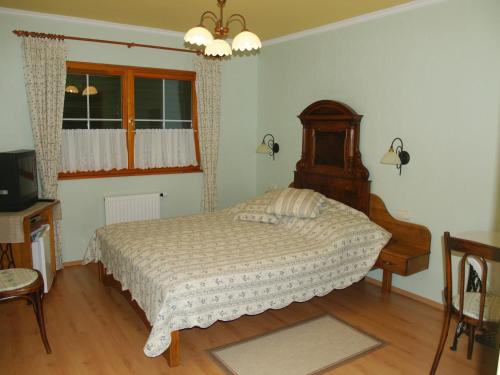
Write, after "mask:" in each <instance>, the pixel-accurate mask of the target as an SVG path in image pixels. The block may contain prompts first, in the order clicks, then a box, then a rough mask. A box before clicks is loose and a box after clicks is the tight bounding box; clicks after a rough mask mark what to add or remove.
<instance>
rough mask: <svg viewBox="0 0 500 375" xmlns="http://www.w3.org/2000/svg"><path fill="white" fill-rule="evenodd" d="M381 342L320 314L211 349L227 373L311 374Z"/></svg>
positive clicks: (372, 348)
mask: <svg viewBox="0 0 500 375" xmlns="http://www.w3.org/2000/svg"><path fill="white" fill-rule="evenodd" d="M381 346H383V342H382V341H380V340H378V339H376V338H374V337H373V336H370V335H368V334H366V333H364V332H361V331H360V330H358V329H356V328H354V327H351V326H350V325H348V324H346V323H344V322H342V321H340V320H338V319H337V318H335V317H333V316H331V315H323V316H321V317H318V318H314V319H311V320H307V321H305V322H301V323H298V324H295V325H292V326H289V327H286V328H283V329H280V330H277V331H273V332H270V333H266V334H264V335H261V336H257V337H254V338H250V339H247V340H243V341H239V342H236V343H233V344H230V345H227V346H224V347H219V348H215V349H212V350H211V351H210V352H211V354H212V355H213V356H214V357H215V359H216V360H217V361H218V363H219V364H220V365H221V367H223V368H224V370H225V371H226V372H227V373H229V374H237V375H310V374H319V373H321V372H324V371H326V370H329V369H331V368H332V367H336V366H339V365H342V364H343V363H345V362H346V361H350V360H353V359H356V358H358V357H359V356H361V355H363V354H367V353H369V352H371V351H373V350H375V349H378V348H380V347H381Z"/></svg>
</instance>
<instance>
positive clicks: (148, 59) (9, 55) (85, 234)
mask: <svg viewBox="0 0 500 375" xmlns="http://www.w3.org/2000/svg"><path fill="white" fill-rule="evenodd" d="M14 29H24V30H30V31H39V32H50V33H61V34H68V35H75V36H84V37H94V38H102V39H115V40H121V41H134V42H137V43H139V42H141V43H150V44H161V45H168V46H174V47H175V46H178V47H182V38H180V37H177V36H166V35H164V34H160V33H155V32H145V31H136V30H130V29H126V28H123V27H121V28H117V27H105V26H97V25H88V24H82V23H74V22H72V23H70V22H66V21H59V20H54V19H51V18H45V17H33V16H20V15H6V14H2V13H0V46H1V51H2V52H1V57H0V70H1V71H2V78H0V82H1V83H0V97H1V98H2V100H0V150H1V151H4V150H12V149H18V148H33V141H32V137H31V128H30V125H29V114H28V109H27V104H26V94H25V90H24V79H23V71H22V60H21V48H20V39H19V38H17V37H15V36H14V35H13V34H12V32H11V31H12V30H14ZM68 50H69V54H68V58H69V59H70V60H76V61H89V62H101V63H108V64H123V65H135V66H146V67H158V68H166V69H181V70H193V64H192V59H193V55H191V54H182V53H169V52H165V51H158V50H151V49H143V48H133V49H128V48H126V47H120V46H112V45H106V44H103V45H101V44H92V43H81V42H72V41H68ZM222 71H223V73H222V77H223V78H222V110H221V138H220V158H219V169H218V179H217V180H218V187H219V189H218V201H219V207H226V206H229V205H231V204H233V203H235V202H238V201H241V200H243V199H246V198H248V197H251V196H253V195H255V175H256V155H255V152H254V151H255V139H256V121H257V120H256V112H257V58H256V57H245V58H233V59H231V60H230V61H226V62H224V63H223V68H222ZM201 186H202V175H201V174H200V173H196V174H179V175H157V176H141V177H124V178H122V177H120V178H118V177H115V178H103V179H86V180H65V181H61V182H60V188H59V194H60V199H61V201H62V208H63V216H64V221H63V248H64V261H73V260H77V259H81V258H82V256H83V253H84V251H85V248H86V245H87V243H88V240H89V238H90V236H91V234H92V232H93V231H94V229H96V228H98V227H99V226H101V225H103V224H104V207H103V197H104V196H106V195H118V194H128V193H144V192H165V193H167V198H166V199H163V201H162V207H161V215H162V217H168V216H177V215H185V214H191V213H196V212H199V208H200V201H201Z"/></svg>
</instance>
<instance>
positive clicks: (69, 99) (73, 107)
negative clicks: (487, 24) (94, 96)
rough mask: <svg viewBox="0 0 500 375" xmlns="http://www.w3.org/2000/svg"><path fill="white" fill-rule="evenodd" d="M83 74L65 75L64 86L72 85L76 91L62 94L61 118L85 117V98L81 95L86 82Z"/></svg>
mask: <svg viewBox="0 0 500 375" xmlns="http://www.w3.org/2000/svg"><path fill="white" fill-rule="evenodd" d="M85 82H86V78H85V74H68V75H67V76H66V87H68V86H74V87H75V88H76V89H77V90H78V93H76V92H75V93H69V92H66V93H65V94H64V114H63V118H87V98H86V97H85V96H82V91H83V89H84V88H85V86H86V84H85Z"/></svg>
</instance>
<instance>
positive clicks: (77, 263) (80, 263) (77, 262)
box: [63, 260, 82, 267]
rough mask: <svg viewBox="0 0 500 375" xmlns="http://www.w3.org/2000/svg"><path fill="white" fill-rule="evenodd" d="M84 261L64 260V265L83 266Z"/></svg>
mask: <svg viewBox="0 0 500 375" xmlns="http://www.w3.org/2000/svg"><path fill="white" fill-rule="evenodd" d="M81 265H82V261H81V260H73V261H71V262H63V267H74V266H81Z"/></svg>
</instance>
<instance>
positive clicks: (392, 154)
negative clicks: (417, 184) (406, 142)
mask: <svg viewBox="0 0 500 375" xmlns="http://www.w3.org/2000/svg"><path fill="white" fill-rule="evenodd" d="M396 141H399V143H400V145H398V146H397V147H396V151H394V142H396ZM409 162H410V154H409V153H408V152H406V151H405V150H404V149H403V140H402V139H401V138H394V139H393V140H392V143H391V147H390V148H389V151H387V152H386V153H385V155H384V156H383V157H382V159H381V160H380V163H382V164H389V165H395V166H396V168H397V169H399V175H400V176H401V167H402V166H403V165H405V164H408V163H409Z"/></svg>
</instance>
